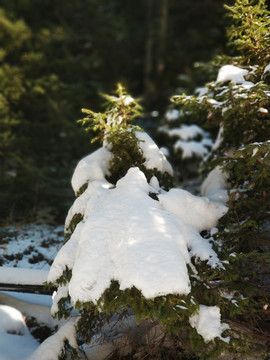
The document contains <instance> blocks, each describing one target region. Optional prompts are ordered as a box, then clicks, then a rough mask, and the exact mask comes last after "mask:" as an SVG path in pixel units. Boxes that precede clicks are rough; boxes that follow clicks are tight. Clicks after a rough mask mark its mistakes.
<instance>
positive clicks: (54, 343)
mask: <svg viewBox="0 0 270 360" xmlns="http://www.w3.org/2000/svg"><path fill="white" fill-rule="evenodd" d="M75 324H76V320H74V319H71V320H69V321H68V322H67V323H65V324H64V325H63V326H62V327H61V328H60V329H59V330H58V331H57V332H56V333H55V334H54V335H52V336H50V337H48V338H47V339H46V340H45V341H43V343H42V344H41V345H40V346H39V347H38V349H37V350H36V351H35V352H34V353H33V354H32V356H31V357H30V360H37V359H38V360H48V359H49V360H58V359H59V357H60V356H61V354H62V349H63V347H64V341H65V340H68V342H69V344H70V345H71V346H72V347H73V348H75V349H76V348H77V347H78V345H77V341H76V330H75Z"/></svg>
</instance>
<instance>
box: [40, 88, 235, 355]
mask: <svg viewBox="0 0 270 360" xmlns="http://www.w3.org/2000/svg"><path fill="white" fill-rule="evenodd" d="M105 98H106V100H107V107H106V110H105V112H104V113H95V112H93V111H91V110H86V109H84V110H83V112H84V113H86V114H87V116H86V117H85V118H84V119H82V120H81V121H80V122H81V123H82V124H83V125H85V126H86V128H87V130H90V131H91V133H92V131H93V130H95V131H96V132H97V136H96V137H95V138H94V139H93V141H101V142H102V147H100V148H99V149H98V150H96V151H95V152H94V153H92V154H90V155H89V156H87V157H85V158H84V159H82V160H81V161H80V162H79V164H78V165H77V167H76V169H75V172H74V175H73V178H72V185H73V188H74V191H75V193H76V195H77V199H76V200H75V202H74V204H73V206H72V207H71V209H70V211H69V213H68V216H67V219H66V225H65V231H66V242H65V244H64V246H63V248H62V249H61V250H60V252H59V253H58V255H57V256H56V258H55V260H54V263H53V264H52V267H51V270H50V275H49V278H48V280H49V285H52V286H54V287H57V288H58V289H57V292H56V294H55V296H54V302H53V306H52V314H53V315H54V316H57V317H58V318H62V317H65V318H68V322H67V325H65V326H66V327H67V328H69V327H70V328H71V329H72V331H69V332H68V333H67V335H66V337H63V336H62V335H61V334H64V333H65V331H66V330H65V328H63V329H62V328H61V329H60V330H59V332H60V333H57V334H56V338H57V339H59V340H60V344H59V347H58V353H56V354H55V359H57V356H59V357H60V356H61V354H62V352H63V354H64V353H68V352H70V353H71V354H72V353H75V354H76V351H79V352H80V351H81V352H83V351H84V350H86V348H87V346H91V345H92V346H93V341H94V339H95V338H100V343H101V340H102V339H103V341H105V342H106V341H107V342H109V343H110V344H114V345H115V346H114V348H113V353H112V357H113V356H116V357H117V358H119V359H120V358H121V357H123V356H124V355H125V354H128V355H129V356H130V357H132V356H141V357H148V358H153V359H154V358H155V359H162V358H164V357H165V358H166V357H170V356H174V357H175V358H180V359H185V358H187V357H192V356H193V358H194V359H196V358H198V356H201V357H202V358H208V359H210V358H211V357H214V356H215V355H218V354H220V353H221V351H222V350H223V349H224V347H225V348H227V347H232V345H230V346H229V345H228V340H229V338H228V337H226V333H224V334H223V332H224V331H228V325H227V324H224V323H221V319H220V317H221V312H222V314H223V313H226V309H227V308H228V307H230V306H229V305H230V303H229V302H228V300H227V299H224V298H223V297H222V295H221V294H220V293H219V292H218V291H217V290H216V286H214V285H213V283H212V282H211V281H210V280H209V279H211V278H213V279H216V278H222V277H225V274H224V266H223V262H222V261H221V260H220V259H219V257H218V249H216V251H215V250H214V249H213V247H212V244H211V242H212V240H211V239H209V238H207V237H205V238H204V237H202V236H201V235H200V232H201V231H203V230H206V233H207V234H208V233H209V231H210V230H211V228H213V226H215V225H216V223H217V220H218V219H219V218H220V217H221V216H222V215H224V213H226V211H227V208H226V207H225V206H224V205H222V204H218V203H216V202H211V201H209V200H207V199H204V198H201V197H196V196H194V195H191V194H190V193H188V192H187V191H184V190H182V189H176V188H171V187H172V185H171V184H172V182H173V177H172V175H173V173H172V168H171V166H170V164H169V163H168V162H167V160H166V158H165V157H164V155H163V153H162V152H161V151H160V150H159V149H158V147H157V146H156V144H155V143H154V142H153V140H152V139H151V138H150V137H149V136H148V135H147V134H146V133H144V132H143V130H142V129H140V128H138V127H137V126H135V125H134V124H133V121H134V120H135V118H136V116H138V114H139V113H140V110H141V108H140V106H139V104H138V103H137V101H136V100H134V99H133V98H132V97H131V96H129V95H128V94H127V93H126V91H125V89H124V88H123V87H122V86H120V85H119V86H118V89H117V92H116V96H107V95H106V96H105ZM167 189H170V190H169V191H167ZM119 196H120V197H119ZM110 199H112V200H113V201H110ZM118 202H121V204H122V206H121V207H119V204H118ZM119 213H120V215H119ZM141 227H142V229H143V231H142V230H141ZM134 246H135V247H134ZM163 251H165V253H163ZM108 252H109V253H110V257H109V261H108V256H107V253H108ZM134 256H135V258H134ZM93 264H94V265H93ZM149 264H150V265H149ZM93 266H95V267H94V268H93ZM149 266H150V267H149ZM108 269H109V270H108ZM125 269H126V270H125ZM128 269H133V270H132V271H130V270H128ZM123 271H124V273H123ZM107 272H108V274H107ZM217 304H218V306H216V305H217ZM233 307H234V308H235V305H233ZM234 311H236V312H238V310H237V309H234ZM72 315H73V316H72ZM74 315H75V320H74ZM134 318H135V320H132V319H134ZM130 321H133V325H132V324H131V325H128V329H129V330H128V331H125V330H124V329H126V328H127V325H125V324H130V323H129V322H130ZM134 321H135V322H134ZM204 321H208V322H209V321H210V322H211V327H210V328H211V331H210V332H209V331H208V330H207V329H206V327H205V326H203V325H202V324H203V322H204ZM136 322H137V325H136ZM68 324H69V325H68ZM106 329H109V331H107V330H106ZM121 334H122V335H121ZM65 339H66V340H65ZM146 339H147V340H146ZM64 340H65V341H64ZM121 341H122V342H123V341H124V342H126V344H127V345H128V347H127V346H123V343H122V346H121ZM49 344H50V338H49V339H47V342H46V343H45V344H44V345H41V347H40V349H39V350H38V351H39V352H38V353H37V354H36V356H38V357H39V358H40V359H42V357H40V356H42V355H41V354H43V353H46V346H50V345H49ZM117 344H118V345H117ZM74 345H75V346H74ZM76 348H77V350H76ZM75 356H79V353H77V355H75Z"/></svg>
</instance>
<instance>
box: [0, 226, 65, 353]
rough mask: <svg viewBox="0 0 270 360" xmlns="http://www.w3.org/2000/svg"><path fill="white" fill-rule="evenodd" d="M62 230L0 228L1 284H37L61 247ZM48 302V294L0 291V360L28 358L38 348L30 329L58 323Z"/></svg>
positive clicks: (34, 227) (20, 227)
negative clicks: (51, 312)
mask: <svg viewBox="0 0 270 360" xmlns="http://www.w3.org/2000/svg"><path fill="white" fill-rule="evenodd" d="M63 229H64V227H63V226H51V225H46V224H42V225H41V224H29V225H23V226H9V227H6V228H2V229H0V265H1V267H0V283H9V282H11V281H12V282H13V283H16V280H17V282H20V283H22V282H25V281H24V280H26V281H27V282H28V283H31V284H40V283H41V282H42V281H43V279H44V278H45V279H46V275H47V272H48V269H49V268H50V264H51V263H52V261H53V259H54V257H55V255H56V254H57V252H58V251H59V249H60V247H61V246H62V242H63ZM11 268H14V269H11ZM27 269H31V270H28V271H27ZM51 304H52V297H51V296H50V295H39V294H27V293H17V292H6V291H2V292H0V360H27V359H29V357H30V356H31V355H32V353H33V352H34V351H35V350H36V349H37V348H38V347H39V341H38V340H37V339H36V338H35V337H34V336H33V335H32V334H31V332H33V333H36V334H37V331H36V330H37V326H38V327H39V326H40V328H41V331H42V328H43V329H47V330H48V329H50V328H54V327H55V326H56V325H58V322H57V321H56V320H54V319H52V317H51V315H50V307H51ZM33 319H36V322H34V321H33ZM27 324H28V325H29V327H28V326H27ZM37 324H38V325H37Z"/></svg>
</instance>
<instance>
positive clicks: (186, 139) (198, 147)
mask: <svg viewBox="0 0 270 360" xmlns="http://www.w3.org/2000/svg"><path fill="white" fill-rule="evenodd" d="M159 131H161V132H164V133H166V134H168V135H169V136H171V137H173V136H176V137H178V138H179V140H177V141H176V142H175V144H174V151H178V150H179V149H180V150H181V151H182V155H181V156H182V158H183V159H187V158H191V157H192V156H196V157H198V158H203V157H204V156H205V155H206V154H207V153H208V152H209V148H211V147H212V146H213V142H212V140H211V139H210V138H209V134H208V133H207V132H206V131H204V130H203V129H202V128H201V127H199V126H198V125H185V124H182V125H181V126H180V127H179V128H174V129H168V128H166V127H161V128H160V129H159ZM197 136H201V137H202V139H201V140H200V141H195V140H192V139H194V138H196V137H197Z"/></svg>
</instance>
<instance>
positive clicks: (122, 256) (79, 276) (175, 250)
mask: <svg viewBox="0 0 270 360" xmlns="http://www.w3.org/2000/svg"><path fill="white" fill-rule="evenodd" d="M149 189H150V187H149V184H148V183H147V180H146V178H145V176H144V174H143V173H142V172H141V171H140V170H139V169H138V168H131V169H130V170H129V171H128V173H127V174H126V176H125V177H124V178H122V179H121V180H119V181H118V183H117V184H116V188H115V189H104V191H105V193H104V196H103V197H102V198H100V201H99V206H98V207H96V208H94V210H93V212H92V213H91V216H89V217H88V218H86V219H85V220H84V222H81V223H80V224H78V225H77V227H76V229H75V231H74V233H73V234H72V236H71V238H70V240H69V241H68V242H67V243H66V244H65V245H64V246H63V247H62V249H61V250H60V251H59V253H58V255H57V256H56V258H55V260H54V263H53V264H52V266H51V270H50V273H49V277H48V280H49V281H55V280H56V279H57V278H58V277H59V276H61V275H62V273H63V271H64V269H65V267H66V266H68V267H69V268H72V278H71V281H70V284H69V294H70V296H71V299H72V301H73V302H76V301H77V300H80V301H82V302H84V301H93V302H96V301H97V300H98V299H99V298H100V296H101V295H102V293H103V292H104V290H105V289H106V288H108V287H109V286H110V282H111V280H113V279H115V280H118V281H119V283H120V288H121V289H122V290H124V289H126V288H130V287H132V286H135V287H137V288H138V289H139V290H141V291H142V293H143V295H144V296H145V297H147V298H153V297H155V296H159V295H165V294H168V293H177V294H178V293H180V294H188V293H189V291H190V284H189V276H188V272H187V267H186V263H189V261H190V260H189V254H188V249H187V246H186V243H185V240H184V236H183V234H181V229H179V225H178V221H177V219H176V218H175V217H174V216H170V215H169V214H168V213H167V212H166V211H164V210H162V209H161V208H160V205H159V202H158V201H155V200H153V199H152V198H150V197H149V196H148V192H149ZM91 201H92V200H91V197H90V198H89V204H88V206H89V207H92V205H91Z"/></svg>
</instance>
